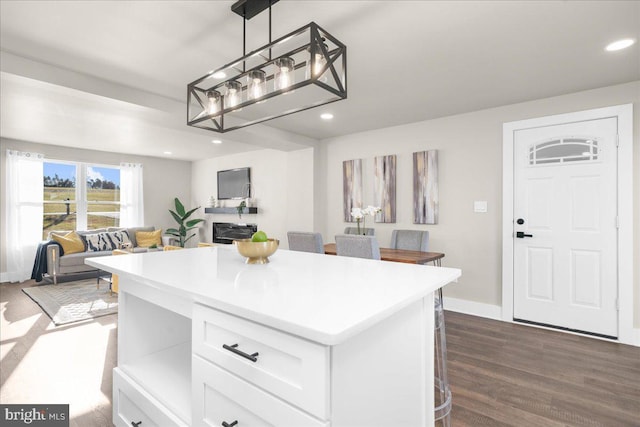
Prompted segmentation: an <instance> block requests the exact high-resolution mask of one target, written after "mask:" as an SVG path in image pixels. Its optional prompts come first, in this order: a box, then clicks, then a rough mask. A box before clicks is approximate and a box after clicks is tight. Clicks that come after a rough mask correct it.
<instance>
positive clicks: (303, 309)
mask: <svg viewBox="0 0 640 427" xmlns="http://www.w3.org/2000/svg"><path fill="white" fill-rule="evenodd" d="M244 260H245V258H244V257H242V256H241V255H240V254H238V253H237V251H236V248H235V246H233V245H228V246H218V247H207V248H193V249H185V250H178V251H167V252H150V253H142V254H131V255H127V256H112V257H96V258H88V259H87V260H86V263H87V264H89V265H91V266H94V267H97V268H100V269H102V270H106V271H110V272H113V273H117V274H120V275H122V276H126V275H129V276H131V277H132V278H134V279H137V281H140V282H143V283H144V284H146V285H148V286H150V287H153V288H157V289H159V290H162V291H164V292H166V293H169V294H173V295H176V296H179V297H181V298H183V299H187V300H191V301H195V302H199V303H201V304H205V305H208V306H211V307H214V308H217V309H220V310H223V311H226V312H228V313H231V314H235V315H237V316H240V317H244V318H247V319H249V320H253V321H255V322H258V323H261V324H264V325H267V326H270V327H273V328H276V329H279V330H282V331H285V332H289V333H291V334H294V335H298V336H301V337H304V338H307V339H309V340H312V341H316V342H319V343H322V344H327V345H334V344H339V343H341V342H343V341H344V340H346V339H347V338H349V337H351V336H353V335H355V334H357V333H359V332H361V331H363V330H365V329H367V328H369V327H370V326H372V325H373V324H375V323H377V322H378V321H380V320H382V319H384V318H386V317H388V316H390V315H392V314H393V313H395V312H397V311H399V310H400V309H402V308H404V307H406V306H408V305H409V304H411V303H413V302H416V301H418V300H420V299H422V298H423V297H424V296H426V295H427V294H429V293H430V292H433V291H434V290H436V289H438V288H440V287H442V286H444V285H446V284H447V283H449V282H451V281H453V280H455V279H457V278H458V277H460V275H461V271H460V270H459V269H456V268H445V267H432V266H425V265H414V264H404V263H396V262H388V261H373V260H366V259H359V258H347V257H340V256H333V255H321V254H311V253H305V252H295V251H287V250H283V249H279V250H278V251H277V252H276V253H275V254H273V255H272V256H270V257H269V260H270V261H271V262H270V263H269V264H266V265H247V264H245V263H244ZM125 286H126V285H125ZM124 290H126V288H125V289H124Z"/></svg>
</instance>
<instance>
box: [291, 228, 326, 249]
mask: <svg viewBox="0 0 640 427" xmlns="http://www.w3.org/2000/svg"><path fill="white" fill-rule="evenodd" d="M287 239H288V240H289V250H292V251H299V252H314V253H318V254H323V253H324V245H323V243H322V234H320V233H311V232H308V231H289V232H287Z"/></svg>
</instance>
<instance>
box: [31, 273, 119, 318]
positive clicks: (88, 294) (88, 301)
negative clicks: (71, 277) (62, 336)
mask: <svg viewBox="0 0 640 427" xmlns="http://www.w3.org/2000/svg"><path fill="white" fill-rule="evenodd" d="M22 291H23V292H24V293H25V294H27V295H28V296H29V297H30V298H31V299H32V300H33V301H35V302H36V304H38V305H39V306H40V307H41V308H42V310H44V312H45V313H47V316H49V317H50V318H51V320H53V323H55V324H56V325H65V324H67V323H73V322H80V321H82V320H88V319H93V318H95V317H100V316H107V315H109V314H113V313H117V312H118V294H116V293H114V294H113V295H111V291H110V290H109V286H108V285H106V286H105V284H104V283H101V284H100V289H96V279H89V280H80V281H76V282H68V283H63V284H58V285H42V286H35V287H31V288H23V289H22Z"/></svg>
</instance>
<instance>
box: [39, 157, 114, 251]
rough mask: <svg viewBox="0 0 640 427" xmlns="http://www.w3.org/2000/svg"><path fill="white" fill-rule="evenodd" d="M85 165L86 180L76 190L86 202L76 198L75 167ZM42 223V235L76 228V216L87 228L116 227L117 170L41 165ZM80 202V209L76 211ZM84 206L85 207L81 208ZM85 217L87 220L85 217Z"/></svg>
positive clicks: (65, 165) (55, 164) (66, 165)
mask: <svg viewBox="0 0 640 427" xmlns="http://www.w3.org/2000/svg"><path fill="white" fill-rule="evenodd" d="M80 167H86V175H87V181H86V183H84V185H83V187H84V188H80V189H79V190H80V191H79V193H80V194H83V193H85V194H86V202H85V203H77V201H76V175H77V173H76V172H77V168H80ZM43 184H44V223H43V230H42V237H43V239H46V238H47V236H48V234H49V232H50V231H66V230H68V231H71V230H77V229H78V216H79V215H80V216H82V222H86V224H87V225H86V229H87V230H93V229H96V228H105V227H117V226H118V225H119V223H120V170H119V169H117V168H104V167H96V166H86V165H78V166H77V167H76V165H74V164H63V163H45V164H44V177H43ZM79 205H81V211H80V212H79V211H78V208H79ZM84 206H86V209H85V208H84ZM85 216H86V220H85Z"/></svg>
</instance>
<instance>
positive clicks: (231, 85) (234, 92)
mask: <svg viewBox="0 0 640 427" xmlns="http://www.w3.org/2000/svg"><path fill="white" fill-rule="evenodd" d="M226 86H227V94H226V95H225V100H224V103H225V105H224V108H234V107H236V106H237V105H238V104H240V103H241V102H242V83H240V82H239V81H236V80H231V81H229V82H227V84H226Z"/></svg>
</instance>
